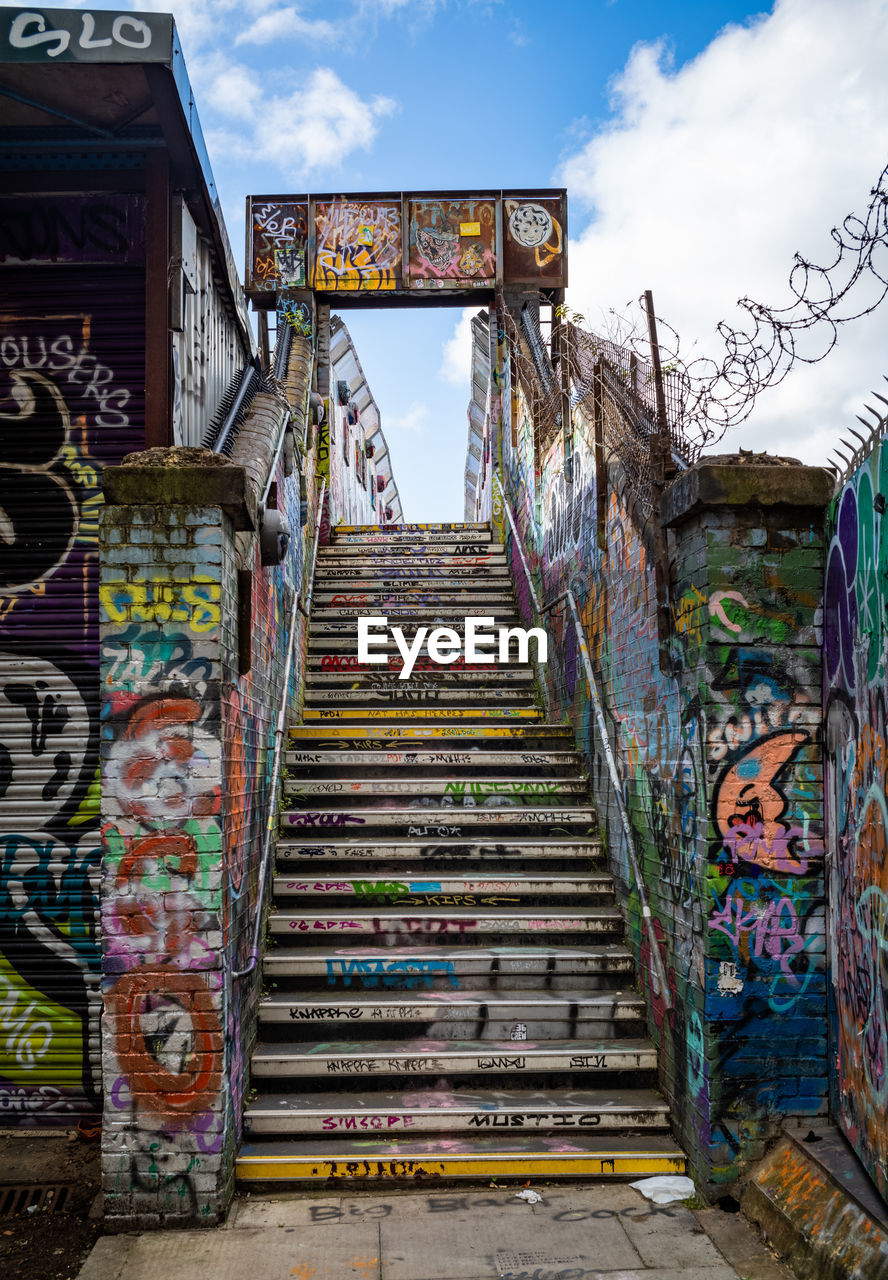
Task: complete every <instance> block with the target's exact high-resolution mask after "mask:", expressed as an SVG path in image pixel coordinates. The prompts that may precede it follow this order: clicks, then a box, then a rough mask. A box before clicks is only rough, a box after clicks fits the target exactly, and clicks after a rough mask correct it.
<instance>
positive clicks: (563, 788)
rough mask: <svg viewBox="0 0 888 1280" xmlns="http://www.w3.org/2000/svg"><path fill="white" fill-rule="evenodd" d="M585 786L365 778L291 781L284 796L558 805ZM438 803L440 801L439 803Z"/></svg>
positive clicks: (563, 781) (557, 781) (306, 800)
mask: <svg viewBox="0 0 888 1280" xmlns="http://www.w3.org/2000/svg"><path fill="white" fill-rule="evenodd" d="M585 792H586V783H585V782H584V781H583V780H581V779H568V778H554V779H552V780H550V781H543V782H530V781H517V780H516V781H515V782H510V781H509V780H508V779H506V778H487V779H478V780H476V781H474V782H473V781H471V780H469V781H466V782H456V781H454V780H452V779H451V780H448V779H447V778H404V779H403V780H402V779H399V778H392V777H388V778H375V779H374V778H368V779H366V780H365V781H361V782H358V781H354V782H338V781H334V780H332V779H329V780H323V779H319V780H318V781H317V782H314V781H310V780H308V779H302V778H300V779H298V780H293V779H291V780H290V781H288V782H287V783H286V784H285V793H286V795H287V796H288V797H292V799H293V803H302V804H313V803H314V801H315V799H316V798H317V797H318V796H326V797H328V798H331V799H332V798H338V799H341V800H346V801H349V802H350V801H351V799H352V798H353V797H357V796H368V797H375V798H382V799H385V798H386V797H387V796H395V797H398V796H404V797H407V798H410V799H413V800H414V801H415V802H416V803H417V804H422V803H425V800H426V798H428V797H435V796H437V797H439V798H440V797H441V796H445V797H447V799H446V801H445V803H447V804H467V803H473V804H477V803H481V802H483V801H484V800H488V799H490V797H491V796H504V797H507V798H508V799H510V800H514V801H515V802H516V803H517V804H528V803H532V802H533V803H536V802H540V803H546V802H549V803H551V802H553V801H558V800H560V798H561V797H562V796H581V795H584V794H585ZM439 803H440V799H439Z"/></svg>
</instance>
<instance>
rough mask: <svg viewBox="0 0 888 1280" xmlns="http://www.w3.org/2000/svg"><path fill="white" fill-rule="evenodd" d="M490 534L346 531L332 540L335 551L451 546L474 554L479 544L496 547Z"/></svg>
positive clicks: (447, 531) (453, 549)
mask: <svg viewBox="0 0 888 1280" xmlns="http://www.w3.org/2000/svg"><path fill="white" fill-rule="evenodd" d="M496 545H500V546H501V545H502V544H501V543H500V544H496V543H494V542H492V541H491V539H490V534H489V533H488V534H486V535H485V534H474V533H468V534H462V535H461V534H458V533H454V532H452V531H449V530H445V531H442V532H441V533H429V532H423V531H419V530H417V531H405V532H404V533H371V534H360V533H346V534H339V535H337V536H336V538H334V539H333V541H332V542H331V543H330V547H331V549H332V550H333V551H341V550H342V549H343V548H344V547H354V548H355V550H356V551H357V552H358V553H359V554H366V553H367V552H368V551H369V550H371V549H372V548H375V547H447V548H448V549H450V550H451V551H452V554H453V555H457V556H460V555H463V556H464V555H472V554H473V553H474V551H475V548H477V547H492V546H496Z"/></svg>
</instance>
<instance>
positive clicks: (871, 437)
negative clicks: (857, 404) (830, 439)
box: [833, 375, 888, 496]
mask: <svg viewBox="0 0 888 1280" xmlns="http://www.w3.org/2000/svg"><path fill="white" fill-rule="evenodd" d="M883 378H884V380H885V381H886V382H888V377H886V376H885V375H883ZM872 394H873V396H874V398H875V399H876V400H878V401H880V402H881V403H882V404H883V405H885V406H886V408H885V410H884V411H883V412H881V413H880V412H879V410H878V409H874V408H873V407H872V406H871V405H868V404H867V405H864V408H865V410H866V412H867V413H869V414H872V416H873V418H874V421H873V422H868V421H867V420H866V419H865V418H862V417H861V416H860V414H859V413H858V414H856V415H855V417H856V418H857V421H858V422H859V423H860V424H861V425H862V426H863V427H864V428H865V432H866V434H865V435H861V434H860V432H859V431H857V430H856V428H854V427H851V426H849V427H848V431H850V433H851V434H852V435H853V436H854V437H855V440H856V441H859V442H860V443H859V444H857V443H854V444H852V443H851V442H850V441H849V440H846V439H840V442H839V444H838V445H836V446H834V449H833V453H834V454H835V455H837V456H838V457H840V458H842V459H843V463H844V465H843V466H842V467H841V468H840V469H839V472H838V478H837V480H836V493H838V492H839V490H840V489H841V488H842V486H843V485H845V484H847V483H848V481H849V480H850V478H851V476H852V475H853V474H854V472H855V471H856V470H857V469H858V467H860V466H862V464H863V463H864V462H865V461H866V459H867V458H868V457H869V456H870V455H871V454H872V452H873V450H874V449H875V448H876V446H877V445H878V444H879V443H880V442H881V441H882V440H883V439H884V438H885V436H886V435H888V398H886V397H885V396H883V395H881V394H880V393H879V392H878V391H874V392H873V393H872ZM846 449H847V450H848V451H849V452H850V455H851V456H850V459H849V458H848V457H847V456H846V454H845V450H846ZM886 496H888V495H886Z"/></svg>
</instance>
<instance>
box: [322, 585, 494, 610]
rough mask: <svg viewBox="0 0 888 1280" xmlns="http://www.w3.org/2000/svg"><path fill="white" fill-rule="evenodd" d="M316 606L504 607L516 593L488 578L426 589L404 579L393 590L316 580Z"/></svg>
mask: <svg viewBox="0 0 888 1280" xmlns="http://www.w3.org/2000/svg"><path fill="white" fill-rule="evenodd" d="M312 604H313V605H315V608H319V609H325V608H328V605H342V607H347V605H348V607H351V605H353V604H360V605H371V607H372V608H374V612H376V613H388V612H389V611H390V609H392V608H404V607H409V608H415V607H417V605H420V604H426V605H429V607H430V608H431V609H438V608H439V605H441V604H452V605H459V608H462V605H463V604H471V605H479V607H480V605H482V604H496V605H500V607H503V608H512V609H513V608H514V594H513V593H512V590H511V589H507V588H505V586H502V588H500V586H496V585H491V584H489V582H472V584H453V585H452V584H447V585H445V586H444V588H439V589H434V588H432V589H431V590H427V589H426V588H422V586H413V585H412V584H411V582H402V584H398V585H395V586H394V588H393V589H392V590H389V591H380V590H377V589H376V588H375V586H371V588H369V589H366V590H352V589H351V588H348V586H337V585H334V586H331V588H330V586H328V588H325V586H324V585H322V584H320V582H315V594H313V596H312Z"/></svg>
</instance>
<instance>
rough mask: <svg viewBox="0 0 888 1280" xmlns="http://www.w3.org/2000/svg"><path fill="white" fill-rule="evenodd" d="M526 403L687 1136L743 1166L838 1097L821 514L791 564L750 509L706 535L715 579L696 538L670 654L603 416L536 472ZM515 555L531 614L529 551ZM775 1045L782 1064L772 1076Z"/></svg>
mask: <svg viewBox="0 0 888 1280" xmlns="http://www.w3.org/2000/svg"><path fill="white" fill-rule="evenodd" d="M510 408H511V413H512V420H513V424H514V426H513V429H512V430H511V431H509V430H508V429H506V430H504V441H505V442H506V444H507V448H506V450H505V452H506V458H507V473H508V478H509V489H510V501H511V503H512V506H513V509H514V510H515V512H516V513H517V516H518V521H519V526H520V528H521V533H522V541H523V544H524V549H525V552H526V554H527V556H528V558H529V560H530V562H531V566H532V569H533V571H534V573H535V575H537V580H538V582H539V583H540V584H541V588H542V590H541V595H542V597H543V598H544V599H550V600H551V599H553V598H554V597H556V596H557V595H559V593H561V592H563V591H564V590H565V589H567V588H568V587H570V588H571V589H572V591H573V593H574V596H575V598H576V601H577V606H578V609H579V612H580V615H581V619H582V623H583V627H584V630H585V634H586V637H587V640H588V642H589V646H590V649H591V651H592V655H593V666H594V667H595V670H596V673H597V676H598V679H599V681H600V687H601V693H602V697H603V700H604V704H605V715H606V719H607V721H608V724H609V727H610V736H611V743H612V745H613V747H614V749H615V754H616V757H617V767H618V771H619V774H620V778H621V784H622V789H623V794H624V799H625V802H626V806H627V809H628V812H629V817H630V822H631V824H632V828H633V833H634V840H635V846H636V854H637V856H638V859H639V863H640V865H641V866H642V868H643V872H644V882H645V890H646V895H647V897H648V901H649V904H650V907H651V911H652V914H653V924H654V930H655V933H656V935H657V936H658V937H659V938H660V940H661V944H662V948H663V952H664V956H665V962H666V976H667V982H668V984H669V988H670V991H671V992H672V996H673V1000H672V1003H673V1008H672V1009H671V1010H667V1008H666V1006H665V1004H664V1001H663V998H662V992H660V991H659V990H658V988H657V986H656V982H655V980H654V979H653V977H652V975H651V954H650V943H649V940H648V938H647V937H646V936H645V933H644V931H643V930H642V927H641V917H640V903H639V899H638V894H637V890H636V886H635V883H634V879H633V876H632V874H631V870H630V867H629V863H628V858H627V856H626V850H625V846H624V840H623V834H622V828H621V825H620V822H619V818H618V813H617V811H616V807H615V803H614V800H613V794H612V790H611V782H610V778H609V776H608V773H607V770H606V767H605V759H604V753H603V751H602V748H601V744H600V743H599V742H598V740H597V729H596V728H595V726H594V720H593V716H592V712H591V707H590V704H589V698H588V693H587V689H586V683H585V679H584V676H583V669H582V665H581V663H580V661H579V653H578V650H577V643H576V637H575V634H574V630H573V626H572V625H571V623H570V621H569V619H568V618H567V617H566V615H565V614H559V613H558V612H557V611H556V612H555V613H554V614H553V615H551V620H550V628H551V633H552V637H553V641H554V649H555V651H556V653H557V655H558V660H557V661H556V662H550V663H549V665H548V675H549V679H550V695H551V699H552V708H553V717H554V718H556V719H559V718H561V717H562V716H564V715H567V716H569V718H570V719H571V720H572V722H573V723H574V725H575V726H576V727H577V731H578V736H579V738H580V741H581V743H582V744H583V746H584V749H585V752H586V754H587V757H588V758H589V761H590V776H591V778H592V782H593V793H594V795H595V799H596V804H597V806H598V808H599V813H600V816H601V821H602V824H603V826H604V828H605V831H606V836H607V844H608V850H609V856H610V859H611V866H612V868H613V869H614V870H615V872H616V874H617V876H618V879H619V880H620V882H621V886H622V889H623V891H624V894H625V897H626V901H627V906H628V911H629V935H630V937H631V939H632V941H633V943H634V945H635V947H636V954H637V957H638V974H639V979H640V981H641V983H642V985H643V988H644V990H645V994H646V997H647V1002H648V1009H649V1014H650V1017H651V1022H652V1030H653V1032H654V1034H655V1037H656V1039H657V1041H658V1047H659V1051H660V1064H661V1081H662V1083H663V1086H664V1088H665V1090H666V1092H667V1094H668V1095H669V1097H670V1098H671V1099H672V1101H673V1103H674V1106H675V1112H674V1114H675V1115H676V1117H677V1119H678V1121H679V1123H680V1125H681V1126H682V1131H681V1137H682V1139H683V1141H684V1143H685V1145H686V1148H687V1149H688V1151H689V1153H690V1154H691V1156H692V1159H693V1161H694V1163H695V1165H696V1166H697V1167H698V1168H699V1169H700V1170H701V1171H702V1172H703V1174H704V1176H705V1177H708V1178H712V1179H713V1180H716V1181H719V1180H722V1181H729V1180H731V1179H732V1178H734V1177H736V1175H737V1172H738V1169H739V1168H740V1167H741V1166H742V1162H743V1160H744V1159H746V1158H747V1153H748V1151H749V1150H751V1147H750V1144H751V1143H753V1142H755V1141H756V1140H757V1139H759V1138H761V1137H763V1136H765V1134H766V1132H767V1126H768V1124H769V1123H770V1121H771V1118H772V1117H773V1116H774V1115H779V1114H815V1113H817V1112H818V1111H820V1112H822V1111H823V1109H824V1105H825V1087H826V1086H825V1077H826V1045H825V1037H824V1008H825V954H824V953H825V940H824V928H825V921H824V902H823V881H822V865H823V828H822V803H821V789H820V756H819V752H820V742H819V726H820V715H821V700H820V693H819V686H818V679H819V677H818V658H817V651H816V635H815V629H814V618H815V612H816V609H817V606H818V603H819V593H818V591H817V590H816V588H811V587H810V586H809V585H808V584H809V583H811V582H814V581H818V580H819V565H820V560H819V557H820V555H821V551H820V545H821V544H820V543H819V542H818V541H817V539H816V538H814V537H812V533H811V529H810V528H809V527H808V526H807V525H806V526H805V528H804V529H800V530H799V531H798V532H797V533H794V532H792V531H788V530H785V529H783V530H781V534H780V544H779V545H780V549H781V550H780V563H779V565H776V566H769V567H768V568H767V569H766V570H761V569H758V570H756V569H755V567H754V566H755V557H756V555H757V554H758V553H757V552H756V547H757V546H758V545H761V533H760V530H758V529H753V528H750V529H749V532H748V535H747V534H746V533H745V532H744V531H745V529H746V526H745V525H743V523H742V519H743V517H742V513H738V526H737V528H736V529H732V530H731V532H730V535H729V534H728V533H727V532H726V531H725V530H724V529H721V528H716V529H713V530H711V531H707V535H706V536H707V549H706V563H705V566H704V572H703V573H702V574H701V573H700V571H699V564H698V565H697V571H696V572H695V571H694V570H693V568H689V569H688V570H687V572H686V571H685V567H684V564H683V561H682V558H681V551H680V547H679V551H678V559H677V563H676V568H675V574H676V579H675V584H674V590H673V593H672V599H671V601H670V604H671V609H672V622H673V631H672V636H671V639H670V642H669V647H668V651H667V654H666V658H667V659H668V660H666V661H661V658H662V657H663V655H662V654H661V651H660V643H659V639H658V629H657V613H656V609H657V600H656V589H655V582H654V572H653V563H652V558H651V555H650V546H649V533H650V531H649V529H647V528H646V526H645V523H644V521H642V520H640V519H639V518H637V517H636V515H635V513H634V511H633V509H632V508H631V507H630V506H629V504H628V503H627V501H626V500H625V498H624V497H623V496H622V495H623V492H624V489H623V486H622V483H621V476H620V473H619V472H618V471H617V470H615V469H613V468H609V471H608V475H607V485H606V486H602V485H601V484H598V485H597V484H596V475H595V462H594V450H593V448H592V443H591V440H590V438H589V436H590V430H589V424H588V422H587V421H586V420H585V418H584V415H583V414H582V413H581V412H577V411H575V418H574V432H573V436H574V446H573V471H572V475H569V474H567V473H566V469H565V467H564V457H563V442H562V440H561V439H560V438H559V439H556V440H555V441H554V442H553V443H552V445H551V446H550V449H549V451H548V453H547V454H546V455H545V456H544V457H543V459H542V462H541V464H540V467H539V471H537V468H536V465H535V456H534V432H533V430H532V428H531V429H528V421H529V420H530V419H531V418H532V412H531V410H530V408H529V406H528V404H527V402H526V398H525V396H524V392H523V390H522V389H521V388H520V387H519V388H516V389H515V393H514V395H513V397H512V402H511V406H510ZM602 488H605V498H606V508H605V510H604V511H603V513H602V516H601V519H602V521H603V528H604V538H603V542H602V548H599V546H598V541H597V524H598V519H597V502H598V495H599V493H600V492H601V490H602ZM511 556H512V564H513V571H514V576H515V582H516V590H517V592H518V595H519V601H520V602H521V604H522V609H523V611H524V613H525V616H527V615H528V611H529V601H527V600H523V601H522V596H521V592H522V586H521V583H522V578H523V574H522V570H521V567H520V561H519V559H518V556H517V554H516V549H515V547H514V546H512V548H511ZM797 584H800V585H797ZM846 612H847V608H846ZM764 1060H768V1061H770V1062H773V1064H774V1066H773V1071H771V1072H769V1073H768V1074H767V1076H766V1077H764V1078H763V1075H762V1070H761V1063H762V1061H764ZM793 1073H795V1076H794V1075H793Z"/></svg>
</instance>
